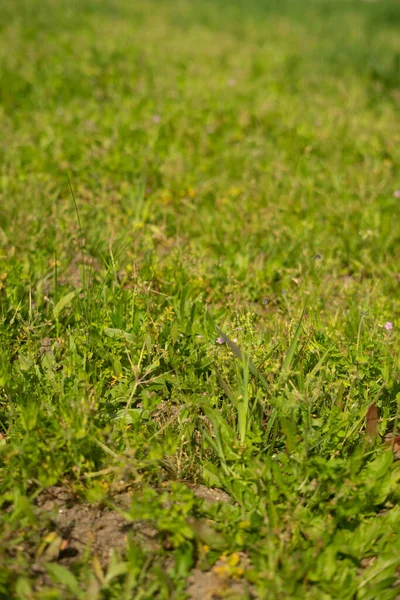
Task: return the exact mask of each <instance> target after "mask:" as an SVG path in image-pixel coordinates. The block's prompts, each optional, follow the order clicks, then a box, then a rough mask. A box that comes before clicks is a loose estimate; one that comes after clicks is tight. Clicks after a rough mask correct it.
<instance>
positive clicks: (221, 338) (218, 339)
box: [215, 337, 225, 344]
mask: <svg viewBox="0 0 400 600" xmlns="http://www.w3.org/2000/svg"><path fill="white" fill-rule="evenodd" d="M215 341H216V342H217V344H225V340H224V338H223V337H219V338H217V339H216V340H215Z"/></svg>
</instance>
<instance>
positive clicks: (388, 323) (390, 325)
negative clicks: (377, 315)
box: [384, 321, 393, 331]
mask: <svg viewBox="0 0 400 600" xmlns="http://www.w3.org/2000/svg"><path fill="white" fill-rule="evenodd" d="M384 327H385V329H387V330H388V331H390V330H391V329H393V323H391V322H390V321H388V322H387V323H385V325H384Z"/></svg>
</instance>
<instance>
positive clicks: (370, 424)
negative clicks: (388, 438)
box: [365, 402, 378, 440]
mask: <svg viewBox="0 0 400 600" xmlns="http://www.w3.org/2000/svg"><path fill="white" fill-rule="evenodd" d="M365 429H366V433H367V437H368V438H369V439H370V440H374V439H375V438H376V436H377V435H378V408H377V406H376V404H375V402H373V403H372V404H371V405H370V406H369V408H368V410H367V418H366V427H365Z"/></svg>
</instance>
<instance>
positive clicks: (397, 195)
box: [393, 190, 400, 198]
mask: <svg viewBox="0 0 400 600" xmlns="http://www.w3.org/2000/svg"><path fill="white" fill-rule="evenodd" d="M393 196H394V197H395V198H400V190H394V192H393Z"/></svg>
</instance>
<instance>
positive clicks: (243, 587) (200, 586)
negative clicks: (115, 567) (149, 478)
mask: <svg viewBox="0 0 400 600" xmlns="http://www.w3.org/2000/svg"><path fill="white" fill-rule="evenodd" d="M190 487H191V488H192V489H193V491H194V493H195V495H196V496H197V497H199V498H202V499H204V500H205V501H207V502H210V503H214V502H230V501H231V499H230V497H229V496H228V495H227V494H226V493H225V492H223V491H221V490H217V489H209V488H207V487H206V486H203V485H191V486H190ZM113 504H114V505H115V506H116V507H119V508H120V509H121V510H128V509H129V507H130V505H131V494H130V493H129V492H125V493H121V494H118V495H117V496H116V497H114V498H113ZM36 505H37V509H38V511H39V512H40V513H41V514H42V515H43V514H46V515H47V516H49V517H50V524H51V533H50V534H47V535H46V537H45V543H44V544H42V546H41V547H40V548H39V549H37V550H36V554H35V558H34V565H33V571H34V573H35V575H36V578H37V585H39V586H42V585H48V584H49V578H48V575H47V572H46V569H45V567H44V564H45V563H46V562H49V561H56V562H58V563H59V564H61V565H64V566H68V565H71V564H72V563H73V562H74V561H79V560H82V558H83V557H84V556H85V555H86V553H88V552H89V553H90V555H92V556H96V557H97V559H98V561H99V563H100V565H101V566H102V567H105V566H106V565H107V564H108V562H109V559H110V556H111V553H112V552H113V551H117V552H120V553H122V552H123V550H124V549H125V547H126V544H127V536H128V533H131V534H132V535H133V536H134V539H135V540H137V541H138V542H139V544H140V545H141V546H142V547H144V548H147V549H148V550H149V551H150V552H151V551H156V550H158V549H159V548H160V542H159V540H158V539H157V531H156V530H155V529H153V528H151V527H150V526H149V524H148V523H147V522H129V521H127V520H126V518H125V517H124V516H123V514H121V513H119V512H118V511H117V510H115V509H114V510H111V509H109V508H108V507H107V506H104V505H101V504H97V505H95V504H88V503H87V504H85V503H79V502H78V501H77V499H76V497H74V496H73V495H72V494H71V493H70V492H69V491H68V490H67V489H66V488H65V487H61V486H53V487H51V488H48V489H47V490H45V491H44V492H42V493H41V494H40V495H39V496H38V498H37V501H36ZM238 557H239V560H240V566H242V567H243V568H246V567H247V566H248V559H247V557H246V556H245V555H242V554H241V555H238ZM186 591H187V594H188V598H189V600H217V599H226V600H245V599H247V598H252V597H254V596H253V595H252V591H251V589H250V587H249V585H248V584H247V583H246V582H245V581H243V580H241V579H236V580H235V579H234V578H232V577H230V576H229V575H228V574H227V568H226V561H225V559H224V557H222V559H221V560H219V561H218V562H217V563H216V564H215V565H214V567H213V568H212V569H211V570H209V571H202V570H200V569H199V568H194V569H193V571H192V573H191V575H190V577H189V579H188V582H187V588H186Z"/></svg>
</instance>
